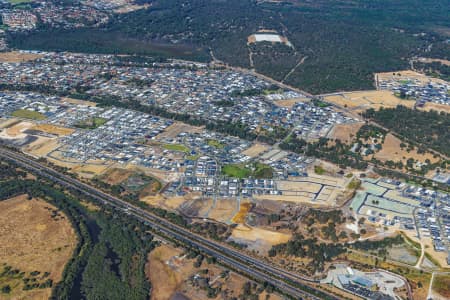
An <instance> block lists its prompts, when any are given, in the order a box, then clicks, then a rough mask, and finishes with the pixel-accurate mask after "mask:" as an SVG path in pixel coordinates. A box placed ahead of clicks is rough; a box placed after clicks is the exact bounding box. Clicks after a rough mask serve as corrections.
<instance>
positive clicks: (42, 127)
mask: <svg viewBox="0 0 450 300" xmlns="http://www.w3.org/2000/svg"><path fill="white" fill-rule="evenodd" d="M31 129H32V130H38V131H42V132H46V133H50V134H54V135H58V136H65V135H69V134H72V133H73V132H74V131H75V130H74V129H71V128H65V127H61V126H55V125H51V124H37V125H36V126H33V127H32V128H31Z"/></svg>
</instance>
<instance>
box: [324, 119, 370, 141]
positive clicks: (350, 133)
mask: <svg viewBox="0 0 450 300" xmlns="http://www.w3.org/2000/svg"><path fill="white" fill-rule="evenodd" d="M363 125H364V123H353V124H338V125H335V126H334V127H333V129H332V130H331V131H330V134H329V135H328V137H329V138H331V139H333V140H340V141H341V142H343V143H346V144H350V143H351V142H352V141H353V140H354V138H355V137H356V134H357V133H358V131H359V129H360V128H361V126H363Z"/></svg>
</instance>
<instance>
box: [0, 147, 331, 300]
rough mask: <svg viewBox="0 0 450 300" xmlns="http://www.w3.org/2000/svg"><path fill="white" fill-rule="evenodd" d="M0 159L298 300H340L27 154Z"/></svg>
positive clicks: (304, 279) (9, 153)
mask: <svg viewBox="0 0 450 300" xmlns="http://www.w3.org/2000/svg"><path fill="white" fill-rule="evenodd" d="M0 157H2V158H3V159H7V160H10V161H13V162H14V163H16V164H18V165H19V166H21V167H22V168H24V169H27V170H29V171H32V172H34V173H37V174H39V175H41V176H43V177H45V178H47V179H50V180H51V181H53V182H56V183H58V184H61V185H62V186H65V187H67V188H71V189H74V190H77V191H79V192H81V193H83V194H85V195H87V196H89V197H92V198H94V199H96V200H97V201H101V202H103V203H104V204H106V205H110V206H112V207H114V208H115V209H117V210H120V211H123V212H126V213H127V214H130V215H133V216H134V217H136V218H137V219H139V220H140V221H142V222H145V223H146V224H147V225H149V226H151V227H152V228H153V229H154V230H156V231H157V232H160V233H161V234H163V235H166V236H169V237H171V238H173V239H175V240H177V241H179V242H181V243H183V244H186V245H189V246H191V247H196V248H198V249H199V250H201V251H202V252H204V253H206V254H208V255H210V256H213V257H215V258H216V259H217V260H218V261H219V262H220V263H222V264H224V265H226V266H228V267H230V268H231V269H234V270H236V271H238V272H241V273H243V274H245V275H247V276H249V277H251V278H255V279H257V280H260V281H266V282H268V283H270V284H272V285H273V286H275V287H276V288H278V289H279V290H281V291H283V292H284V293H286V294H288V295H290V296H291V297H293V298H295V299H314V300H315V299H333V300H334V299H336V300H337V299H339V298H337V297H336V296H334V295H332V294H330V293H328V292H324V291H322V290H319V289H317V288H316V287H314V285H315V284H318V281H316V280H313V279H311V278H308V277H305V276H301V275H299V274H295V273H292V272H289V271H286V270H284V269H282V268H280V267H277V266H275V265H272V264H269V263H267V262H265V261H262V260H260V259H258V258H255V257H252V256H250V255H248V254H246V253H242V252H240V251H238V250H236V249H234V248H232V247H230V246H228V245H224V244H222V243H219V242H216V241H211V240H209V239H207V238H205V237H203V236H201V235H198V234H195V233H192V232H190V231H189V230H187V229H186V228H184V227H181V226H178V225H176V224H173V223H171V222H169V221H168V220H166V219H164V218H161V217H159V216H156V215H155V214H153V213H151V212H148V211H146V210H144V209H142V208H140V207H137V206H135V205H132V204H130V203H128V202H125V201H123V200H121V199H119V198H116V197H113V196H111V195H109V194H107V193H105V192H103V191H100V190H98V189H96V188H94V187H92V186H90V185H88V184H86V183H84V182H81V181H79V180H77V179H74V178H72V177H70V176H67V175H64V174H60V173H59V172H57V171H56V170H54V169H52V168H50V167H48V166H46V165H44V164H41V163H39V162H37V161H35V160H33V159H30V158H29V157H27V156H25V155H24V154H21V153H17V152H14V151H11V150H8V149H4V148H0Z"/></svg>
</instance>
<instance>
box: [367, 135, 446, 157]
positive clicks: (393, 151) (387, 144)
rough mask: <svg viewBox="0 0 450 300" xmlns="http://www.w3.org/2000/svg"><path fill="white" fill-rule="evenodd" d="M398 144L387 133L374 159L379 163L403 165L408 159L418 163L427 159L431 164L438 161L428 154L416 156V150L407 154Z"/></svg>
mask: <svg viewBox="0 0 450 300" xmlns="http://www.w3.org/2000/svg"><path fill="white" fill-rule="evenodd" d="M400 144H401V140H400V139H398V138H397V137H395V136H394V135H392V134H390V133H388V134H387V135H386V138H385V140H384V144H383V147H382V149H381V151H379V152H377V153H375V155H374V156H375V158H377V159H379V160H381V161H387V160H392V161H395V162H396V161H402V162H403V163H404V164H406V161H407V160H408V158H410V157H412V158H414V159H415V160H419V161H420V162H425V160H426V159H429V160H430V161H431V162H432V163H434V162H437V161H438V160H439V159H438V158H433V155H432V154H430V153H424V154H418V153H417V150H416V149H414V150H412V151H410V152H409V153H408V152H407V151H406V148H404V149H403V150H402V149H401V148H400ZM404 157H405V158H404Z"/></svg>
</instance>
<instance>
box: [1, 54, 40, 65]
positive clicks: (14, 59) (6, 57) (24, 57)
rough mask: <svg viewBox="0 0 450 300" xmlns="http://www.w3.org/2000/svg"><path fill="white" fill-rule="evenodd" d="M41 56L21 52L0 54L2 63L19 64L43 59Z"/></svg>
mask: <svg viewBox="0 0 450 300" xmlns="http://www.w3.org/2000/svg"><path fill="white" fill-rule="evenodd" d="M41 57H42V55H41V54H32V53H21V52H19V51H11V52H3V53H0V62H2V63H3V62H9V63H19V62H24V61H31V60H36V59H38V58H41Z"/></svg>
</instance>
